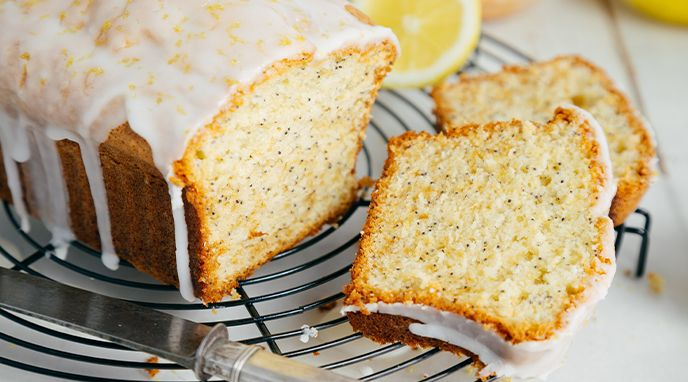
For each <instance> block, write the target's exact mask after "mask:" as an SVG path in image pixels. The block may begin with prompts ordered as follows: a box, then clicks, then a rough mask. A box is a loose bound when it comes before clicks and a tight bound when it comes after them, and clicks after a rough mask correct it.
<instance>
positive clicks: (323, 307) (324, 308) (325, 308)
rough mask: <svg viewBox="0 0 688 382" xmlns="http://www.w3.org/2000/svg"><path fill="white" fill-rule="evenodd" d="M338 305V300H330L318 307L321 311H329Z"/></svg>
mask: <svg viewBox="0 0 688 382" xmlns="http://www.w3.org/2000/svg"><path fill="white" fill-rule="evenodd" d="M336 306H337V301H332V302H328V303H327V304H322V305H320V306H319V307H318V310H319V311H321V312H329V311H330V310H332V309H334V308H335V307H336Z"/></svg>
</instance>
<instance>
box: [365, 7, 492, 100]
mask: <svg viewBox="0 0 688 382" xmlns="http://www.w3.org/2000/svg"><path fill="white" fill-rule="evenodd" d="M353 3H354V5H356V6H357V7H358V8H360V9H361V10H362V11H363V12H365V13H366V14H368V16H370V18H371V19H372V20H373V21H374V22H375V23H376V24H379V25H384V26H386V27H389V28H391V29H392V30H393V31H394V33H395V34H396V35H397V37H398V38H399V44H400V45H401V55H400V56H399V58H398V59H397V62H396V63H395V64H394V69H393V70H392V72H391V73H390V74H389V75H388V76H387V79H386V80H385V86H387V87H397V88H399V87H420V86H425V85H430V84H433V83H435V82H437V81H439V80H441V79H442V78H444V77H446V76H447V75H449V74H452V73H454V72H455V71H457V70H458V69H459V68H461V67H462V66H463V65H464V64H465V63H466V61H468V59H469V58H470V56H471V53H473V50H475V47H476V45H477V44H478V39H479V38H480V0H354V1H353Z"/></svg>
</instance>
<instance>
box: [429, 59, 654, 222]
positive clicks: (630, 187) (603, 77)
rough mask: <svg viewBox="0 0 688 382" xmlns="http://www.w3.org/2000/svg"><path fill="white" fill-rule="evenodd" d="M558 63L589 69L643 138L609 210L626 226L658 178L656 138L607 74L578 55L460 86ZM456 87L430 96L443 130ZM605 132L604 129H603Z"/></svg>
mask: <svg viewBox="0 0 688 382" xmlns="http://www.w3.org/2000/svg"><path fill="white" fill-rule="evenodd" d="M559 61H568V62H570V63H572V65H578V66H584V67H586V68H588V69H589V70H590V71H591V72H592V73H594V75H595V76H596V77H597V79H598V80H599V81H601V83H602V85H603V87H604V88H605V89H606V90H607V91H608V92H609V94H611V95H612V97H614V99H615V103H616V107H617V108H618V112H619V113H620V114H622V115H624V116H625V118H626V121H627V123H628V125H629V126H630V127H631V129H632V130H633V131H634V133H635V134H637V135H638V136H639V137H640V144H639V145H638V146H637V147H635V148H634V149H635V150H637V151H638V152H639V153H640V157H639V159H638V160H637V161H636V162H635V163H634V165H633V166H632V168H628V169H627V171H625V175H624V176H623V177H622V178H620V179H617V181H618V183H617V193H616V196H615V197H614V201H613V202H612V206H611V208H610V210H609V217H610V218H611V219H612V221H613V222H614V226H618V225H621V224H623V222H624V221H625V220H626V218H628V216H629V215H630V214H632V213H633V211H635V209H636V208H637V207H638V204H639V203H640V200H641V199H642V197H643V195H645V192H646V191H647V189H648V188H649V186H650V184H651V182H652V178H653V177H654V175H655V170H654V168H653V161H654V160H655V156H656V153H655V147H654V141H653V138H652V136H651V134H650V132H649V131H648V128H647V127H646V126H645V123H644V121H643V120H642V117H641V116H640V115H639V114H638V112H637V111H636V110H635V109H634V108H633V106H632V104H631V102H630V101H629V99H628V97H627V96H626V95H625V94H624V93H623V92H621V91H620V90H619V89H618V88H617V87H616V85H615V84H614V82H613V81H612V80H611V78H609V76H608V75H607V74H606V73H605V71H604V70H602V69H601V68H599V67H598V66H596V65H594V64H593V63H591V62H590V61H588V60H586V59H584V58H583V57H580V56H577V55H566V56H557V57H555V58H553V59H551V60H548V61H543V62H538V63H533V64H531V65H527V66H517V65H507V66H505V67H504V68H503V70H502V71H501V72H497V73H484V74H477V75H472V74H463V75H461V76H460V81H459V82H460V83H462V84H465V83H471V82H480V81H486V80H497V81H499V80H501V78H502V77H503V74H505V73H512V74H521V73H528V72H529V71H530V70H532V69H533V68H535V69H537V68H539V67H546V66H548V65H551V64H553V63H556V62H559ZM454 86H456V85H455V84H453V83H447V82H445V83H441V84H438V85H436V86H435V87H434V88H433V89H432V92H431V96H432V98H433V100H434V102H435V109H434V113H435V115H436V117H437V124H438V126H439V127H440V128H441V129H451V128H452V127H455V126H453V125H454V123H453V122H452V120H451V115H452V113H454V109H453V107H452V105H451V102H450V100H448V99H447V97H446V96H445V94H446V92H447V89H450V88H452V87H454ZM602 127H603V128H604V126H602Z"/></svg>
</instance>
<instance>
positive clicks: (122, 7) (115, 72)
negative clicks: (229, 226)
mask: <svg viewBox="0 0 688 382" xmlns="http://www.w3.org/2000/svg"><path fill="white" fill-rule="evenodd" d="M346 4H347V2H346V1H344V0H280V1H273V0H250V1H248V0H217V1H210V2H202V3H201V2H195V1H187V0H168V1H152V0H149V1H147V0H133V1H132V0H111V1H101V2H91V1H83V2H72V1H67V0H50V1H48V0H42V1H41V0H37V1H31V2H19V1H2V2H0V25H2V26H3V32H2V33H0V69H2V70H0V114H2V115H0V125H5V124H6V123H5V122H6V121H7V120H8V119H9V118H10V116H11V114H12V113H9V112H6V110H10V109H12V110H15V111H16V112H15V113H14V114H16V115H18V116H19V118H24V119H28V120H30V121H31V123H32V124H33V125H35V126H36V127H37V129H41V128H46V127H47V126H53V127H56V128H59V129H61V130H64V131H68V132H69V133H70V134H64V135H71V137H70V138H69V139H72V140H74V141H76V142H78V143H79V145H80V147H81V152H82V158H83V160H84V165H85V167H86V172H87V175H88V181H89V185H90V188H91V193H92V195H93V199H94V203H95V206H96V213H97V222H98V232H99V234H100V238H101V246H102V249H103V261H104V262H105V263H106V265H108V266H109V267H110V268H114V267H116V263H117V258H116V256H115V254H114V248H113V245H112V237H111V232H110V222H109V216H108V215H109V212H108V210H107V208H106V206H107V203H106V202H107V195H106V193H105V187H104V183H103V179H102V170H101V168H100V160H99V156H98V145H99V144H100V143H102V142H103V141H104V140H105V139H107V136H108V134H109V132H110V131H111V130H112V129H113V128H114V127H117V126H119V125H121V124H123V123H125V122H129V126H130V127H131V129H132V130H133V131H134V132H135V133H137V134H138V135H140V136H141V137H143V138H144V139H145V140H146V141H147V142H148V144H149V145H150V147H151V151H152V154H153V160H154V162H155V164H156V166H157V168H158V169H159V170H160V173H161V174H162V175H163V176H164V177H166V178H167V179H168V180H169V179H171V178H173V177H174V175H175V174H174V173H173V169H172V163H173V162H174V161H175V160H177V159H180V158H181V157H182V154H183V153H184V150H185V148H186V143H187V141H188V140H189V139H190V138H191V137H192V136H193V135H194V133H195V132H196V131H197V130H198V129H199V128H200V127H202V126H204V125H206V124H207V123H209V122H210V121H211V120H212V118H213V116H215V115H217V113H218V112H219V111H220V110H221V109H222V107H223V105H226V104H227V102H228V101H229V100H230V99H231V97H232V96H233V95H234V93H235V92H236V91H237V89H239V88H240V87H244V86H248V85H249V84H250V83H252V82H254V81H256V80H257V79H259V78H260V76H261V75H262V74H263V73H264V71H265V70H266V69H268V68H269V67H270V66H271V65H272V64H274V63H275V62H278V61H280V60H284V59H290V58H300V57H303V55H304V54H311V55H313V57H314V58H315V59H319V58H322V57H325V56H326V55H327V54H329V53H331V52H332V51H334V50H338V49H343V48H346V47H348V46H351V47H353V46H366V45H368V44H372V43H377V42H380V41H383V40H387V41H391V42H392V43H395V44H397V41H396V38H395V37H394V35H393V34H392V33H391V31H389V30H388V29H386V28H382V27H376V26H370V25H367V24H365V23H362V22H360V21H359V20H358V19H357V18H356V17H354V16H353V15H351V14H350V13H349V12H347V11H346V10H345V6H346ZM3 110H5V111H3ZM4 130H7V131H9V133H7V134H2V135H3V140H2V144H3V148H6V147H11V146H13V145H14V144H15V141H16V138H15V136H14V135H17V134H19V133H21V131H20V130H21V128H18V127H16V126H15V124H10V127H3V131H4ZM53 139H54V138H53ZM8 157H11V158H13V159H14V160H15V161H20V160H19V159H18V158H17V156H15V155H13V154H11V153H10V155H8ZM27 159H28V156H27ZM25 160H26V159H25ZM5 167H6V171H7V173H8V178H11V179H10V180H9V183H10V188H11V189H12V190H13V198H14V197H15V194H17V193H18V194H17V195H18V196H21V195H20V191H21V188H20V186H21V185H20V184H19V182H18V178H17V177H12V175H13V174H16V171H14V173H13V171H12V169H13V168H15V167H16V166H15V165H14V164H13V163H12V161H10V160H6V161H5ZM53 178H54V177H50V179H48V181H49V182H53V181H55V180H54V179H53ZM168 183H170V184H171V182H169V181H168ZM56 187H57V185H55V184H51V185H49V188H51V189H54V188H56ZM175 187H176V186H173V185H172V186H171V187H170V196H171V198H172V200H171V204H172V205H171V208H172V209H173V212H174V213H173V215H174V223H175V239H176V240H177V242H176V246H177V249H176V256H177V268H178V272H179V280H180V289H182V291H183V294H184V295H185V298H187V299H189V298H191V296H192V295H193V294H192V292H189V291H191V290H192V287H191V279H190V277H189V276H188V273H189V271H188V253H187V251H188V249H187V248H186V223H185V221H184V214H183V202H182V200H181V190H177V189H175ZM15 200H19V202H17V203H15V208H17V211H18V213H19V214H20V215H22V214H23V212H21V210H22V207H21V198H15ZM23 219H24V217H23V215H22V220H23ZM27 221H28V220H27ZM66 228H68V227H66ZM182 231H183V232H182ZM56 232H57V231H56ZM53 233H54V234H55V232H53ZM185 264H186V265H185Z"/></svg>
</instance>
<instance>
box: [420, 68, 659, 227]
mask: <svg viewBox="0 0 688 382" xmlns="http://www.w3.org/2000/svg"><path fill="white" fill-rule="evenodd" d="M432 95H433V98H434V100H435V103H436V109H435V113H436V115H437V119H438V121H439V124H440V126H441V127H442V128H443V129H447V128H451V126H461V125H463V124H466V123H485V122H490V121H494V120H509V119H511V118H517V119H526V120H535V121H540V122H545V121H546V120H547V118H549V117H550V115H551V114H552V111H554V109H555V108H556V107H557V106H560V105H562V104H565V103H568V104H574V105H577V106H580V107H582V108H583V109H586V110H588V111H589V112H590V113H592V115H593V116H594V117H595V119H597V121H598V122H599V123H600V125H602V128H603V129H604V132H605V134H606V137H607V142H608V144H609V149H610V154H611V158H612V164H613V167H614V176H615V178H616V179H617V186H618V190H617V193H616V197H615V198H614V202H613V203H612V207H611V209H610V217H611V218H612V220H613V221H614V225H619V224H621V223H623V222H624V220H626V218H627V217H628V215H630V214H631V213H633V211H634V210H635V208H636V207H637V205H638V203H640V199H641V198H642V197H643V195H644V194H645V191H646V190H647V189H648V187H649V185H650V182H651V179H652V177H653V175H654V170H653V166H654V163H653V162H654V160H655V159H654V158H655V151H654V143H653V140H652V137H651V135H650V133H649V131H648V129H647V127H646V126H645V123H644V121H643V119H642V118H641V117H640V115H639V114H638V113H637V112H636V111H635V110H634V109H633V107H632V106H631V104H630V102H629V101H628V99H627V98H626V96H624V95H623V94H622V93H621V92H620V91H619V90H618V89H617V88H616V87H615V85H614V84H613V82H612V81H611V79H609V78H608V77H607V76H606V74H605V73H604V72H603V71H602V70H601V69H600V68H598V67H596V66H594V65H593V64H591V63H590V62H588V61H586V60H584V59H583V58H581V57H577V56H560V57H557V58H554V59H552V60H550V61H545V62H539V63H534V64H531V65H528V66H508V67H505V68H504V70H502V71H501V72H498V73H493V74H479V75H463V76H460V77H459V79H458V80H456V81H454V80H452V81H449V82H445V83H443V84H440V85H438V86H436V87H435V88H434V89H433V93H432Z"/></svg>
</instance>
